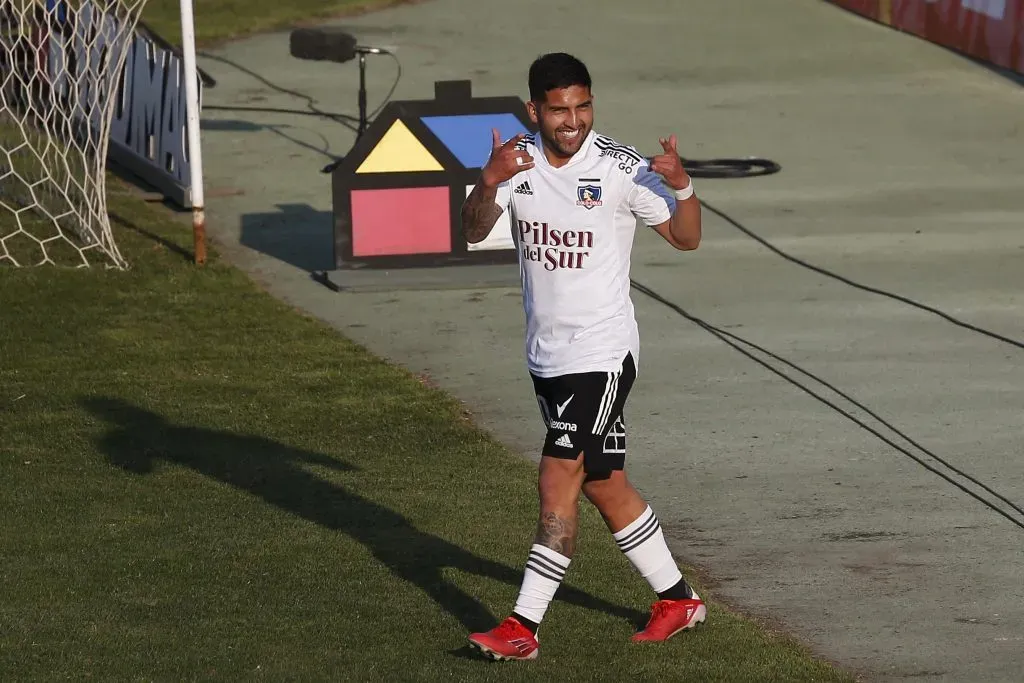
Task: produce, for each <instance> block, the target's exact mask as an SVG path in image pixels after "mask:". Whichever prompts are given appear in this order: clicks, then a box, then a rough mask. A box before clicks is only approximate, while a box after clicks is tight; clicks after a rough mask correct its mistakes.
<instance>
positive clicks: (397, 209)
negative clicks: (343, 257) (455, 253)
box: [352, 187, 452, 257]
mask: <svg viewBox="0 0 1024 683" xmlns="http://www.w3.org/2000/svg"><path fill="white" fill-rule="evenodd" d="M449 207H450V202H449V190H448V188H447V187H409V188H397V189H387V190H353V191H352V255H353V256H356V257H359V256H401V255H404V254H446V253H450V252H451V250H452V234H451V210H450V208H449Z"/></svg>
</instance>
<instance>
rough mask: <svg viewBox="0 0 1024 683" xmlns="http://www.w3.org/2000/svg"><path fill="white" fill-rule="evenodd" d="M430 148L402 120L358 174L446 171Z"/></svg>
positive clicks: (371, 153)
mask: <svg viewBox="0 0 1024 683" xmlns="http://www.w3.org/2000/svg"><path fill="white" fill-rule="evenodd" d="M443 170H444V167H443V166H441V164H439V163H438V161H437V159H435V158H434V155H432V154H431V153H430V152H428V151H427V148H426V147H424V146H423V143H421V142H420V141H419V140H417V139H416V136H415V135H413V134H412V132H411V131H410V130H409V129H408V128H406V126H405V124H404V123H402V120H401V119H397V120H395V122H394V123H393V124H391V128H390V129H388V132H387V133H385V134H384V137H382V138H381V139H380V142H378V143H377V146H376V147H374V148H373V151H372V152H370V154H369V156H367V157H366V159H364V160H363V163H362V164H360V166H359V168H357V169H356V173H404V172H409V171H443Z"/></svg>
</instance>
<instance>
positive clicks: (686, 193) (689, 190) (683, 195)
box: [672, 180, 693, 199]
mask: <svg viewBox="0 0 1024 683" xmlns="http://www.w3.org/2000/svg"><path fill="white" fill-rule="evenodd" d="M672 193H673V194H674V195H675V196H676V199H689V198H690V197H692V196H693V181H692V180H691V181H690V182H689V183H688V184H687V185H686V187H684V188H683V189H681V190H673V191H672Z"/></svg>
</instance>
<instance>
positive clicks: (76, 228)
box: [0, 0, 146, 268]
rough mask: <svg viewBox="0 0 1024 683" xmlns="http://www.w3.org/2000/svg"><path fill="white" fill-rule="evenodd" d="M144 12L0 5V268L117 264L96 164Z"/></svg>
mask: <svg viewBox="0 0 1024 683" xmlns="http://www.w3.org/2000/svg"><path fill="white" fill-rule="evenodd" d="M145 3H146V0H0V79H2V80H0V265H13V266H25V265H41V264H54V265H73V266H88V265H90V264H92V263H97V262H103V263H105V264H106V265H108V266H113V267H117V268H123V267H125V266H126V265H127V264H126V262H125V260H124V258H123V257H122V256H121V254H120V252H119V251H118V249H117V245H116V244H115V241H114V236H113V233H112V231H111V227H110V217H109V215H108V213H107V197H106V194H107V192H106V159H107V146H108V136H109V131H110V122H111V118H112V115H113V111H114V105H115V99H116V97H117V95H118V93H119V92H120V88H119V86H120V84H121V76H122V73H123V69H124V64H125V58H126V54H127V47H128V46H129V45H130V41H131V38H132V35H133V33H134V31H135V27H136V24H137V22H138V20H139V15H140V13H141V11H142V7H143V6H144V5H145Z"/></svg>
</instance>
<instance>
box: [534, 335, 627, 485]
mask: <svg viewBox="0 0 1024 683" xmlns="http://www.w3.org/2000/svg"><path fill="white" fill-rule="evenodd" d="M531 377H533V387H534V390H535V391H536V393H537V403H538V404H539V405H540V413H541V417H542V418H543V420H544V424H545V426H546V427H547V429H548V433H547V438H546V439H545V440H544V450H543V451H542V452H541V454H542V455H547V456H550V457H552V458H566V459H569V460H575V459H576V458H577V457H579V455H580V453H582V454H583V470H584V471H585V472H586V473H587V474H588V476H589V477H590V478H592V479H593V478H598V479H599V478H602V477H605V478H606V477H608V476H609V475H610V474H611V472H612V471H613V470H621V469H623V468H624V467H625V465H626V420H625V417H624V415H623V409H624V408H625V405H626V398H627V397H628V396H629V391H630V389H632V388H633V382H634V381H636V364H635V363H634V361H633V354H631V353H628V354H626V358H625V359H624V360H623V362H622V367H621V368H620V369H619V370H617V371H615V372H582V373H578V374H570V375H560V376H558V377H537V376H536V375H533V374H532V373H531Z"/></svg>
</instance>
